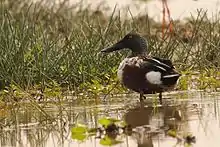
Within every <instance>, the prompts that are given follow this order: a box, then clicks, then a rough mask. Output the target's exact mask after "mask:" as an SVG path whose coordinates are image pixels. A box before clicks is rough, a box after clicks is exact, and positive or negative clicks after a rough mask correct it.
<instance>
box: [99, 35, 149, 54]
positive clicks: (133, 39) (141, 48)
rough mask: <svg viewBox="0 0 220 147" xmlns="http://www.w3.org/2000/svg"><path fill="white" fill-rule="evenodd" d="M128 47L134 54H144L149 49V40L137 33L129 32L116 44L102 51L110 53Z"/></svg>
mask: <svg viewBox="0 0 220 147" xmlns="http://www.w3.org/2000/svg"><path fill="white" fill-rule="evenodd" d="M124 48H128V49H130V50H131V51H132V53H133V54H143V53H145V52H146V51H147V41H146V40H145V39H144V38H143V37H141V36H140V35H139V34H137V33H128V34H127V35H126V36H125V37H124V38H122V39H121V40H120V41H118V42H117V43H115V44H114V45H112V46H110V47H107V48H104V49H102V50H101V52H105V53H109V52H113V51H117V50H121V49H124Z"/></svg>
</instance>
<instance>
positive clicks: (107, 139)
mask: <svg viewBox="0 0 220 147" xmlns="http://www.w3.org/2000/svg"><path fill="white" fill-rule="evenodd" d="M99 143H100V144H101V145H106V146H110V145H116V144H119V143H122V141H119V140H115V139H113V138H110V137H109V136H105V137H104V138H102V139H101V140H100V142H99Z"/></svg>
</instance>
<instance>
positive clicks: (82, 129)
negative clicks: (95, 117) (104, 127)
mask: <svg viewBox="0 0 220 147" xmlns="http://www.w3.org/2000/svg"><path fill="white" fill-rule="evenodd" d="M87 131H88V128H87V127H86V126H84V125H80V124H79V125H77V126H76V127H73V128H72V130H71V132H72V133H74V134H83V133H86V132H87Z"/></svg>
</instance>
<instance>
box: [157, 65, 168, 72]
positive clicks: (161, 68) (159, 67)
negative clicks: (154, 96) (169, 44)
mask: <svg viewBox="0 0 220 147" xmlns="http://www.w3.org/2000/svg"><path fill="white" fill-rule="evenodd" d="M156 67H157V68H159V69H161V70H163V71H167V70H166V69H165V68H163V67H161V66H157V65H156Z"/></svg>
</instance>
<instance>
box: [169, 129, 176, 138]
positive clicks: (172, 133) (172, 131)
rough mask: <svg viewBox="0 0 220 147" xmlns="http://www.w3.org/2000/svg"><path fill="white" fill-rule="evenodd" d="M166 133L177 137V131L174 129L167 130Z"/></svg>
mask: <svg viewBox="0 0 220 147" xmlns="http://www.w3.org/2000/svg"><path fill="white" fill-rule="evenodd" d="M167 135H169V136H171V137H174V138H176V137H177V133H176V131H175V130H169V131H168V132H167Z"/></svg>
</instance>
